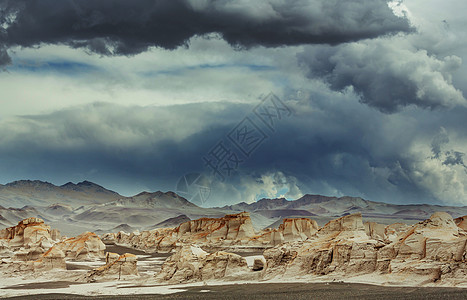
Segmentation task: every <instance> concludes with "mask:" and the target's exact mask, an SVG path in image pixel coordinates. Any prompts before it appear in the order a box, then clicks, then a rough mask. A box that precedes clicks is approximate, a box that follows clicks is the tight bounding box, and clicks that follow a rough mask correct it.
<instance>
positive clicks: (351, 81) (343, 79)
mask: <svg viewBox="0 0 467 300" xmlns="http://www.w3.org/2000/svg"><path fill="white" fill-rule="evenodd" d="M299 61H300V62H301V64H302V65H303V66H304V67H305V69H306V70H307V72H308V76H309V77H311V78H319V79H322V80H324V81H325V82H326V83H327V84H328V85H329V87H330V88H331V89H333V90H335V91H344V90H346V89H347V88H349V87H350V88H352V89H353V90H354V91H355V92H356V93H357V94H358V95H359V96H360V101H361V102H363V103H365V104H368V105H369V106H372V107H375V108H377V109H379V110H380V111H382V112H385V113H393V112H396V111H399V110H400V109H401V108H403V107H406V106H410V105H415V106H418V107H422V108H429V109H435V108H439V107H444V108H445V107H453V106H456V105H464V106H465V105H466V100H465V98H464V96H463V95H462V92H461V91H459V90H458V89H456V88H455V87H454V86H453V85H452V73H453V72H454V71H455V70H456V69H457V68H458V67H459V66H460V65H461V59H460V58H459V57H456V56H446V57H443V58H437V57H435V56H432V55H429V54H428V52H427V51H426V50H419V49H414V47H412V46H411V45H410V43H407V42H405V41H400V40H398V39H383V38H381V39H377V40H372V41H361V42H357V43H351V44H345V45H339V46H336V47H331V46H310V47H308V49H307V50H305V51H304V52H303V53H301V54H299Z"/></svg>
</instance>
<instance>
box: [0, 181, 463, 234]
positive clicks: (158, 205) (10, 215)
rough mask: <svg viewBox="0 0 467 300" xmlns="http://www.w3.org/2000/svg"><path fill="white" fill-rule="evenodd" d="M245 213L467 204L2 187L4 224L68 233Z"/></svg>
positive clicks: (421, 210)
mask: <svg viewBox="0 0 467 300" xmlns="http://www.w3.org/2000/svg"><path fill="white" fill-rule="evenodd" d="M242 211H247V212H250V215H251V219H252V221H253V224H254V226H255V229H256V230H260V229H263V228H265V227H276V226H277V225H278V224H280V223H281V221H282V219H284V218H287V217H309V218H312V219H314V220H316V221H317V222H318V224H320V225H324V223H326V222H328V221H329V220H331V219H334V218H336V217H340V216H344V215H349V214H352V213H356V212H360V213H362V215H363V217H364V218H365V220H368V221H377V222H379V223H383V224H390V223H394V222H403V223H415V222H417V221H420V220H424V219H427V218H429V216H430V215H431V214H433V213H434V212H436V211H445V212H448V213H449V214H451V215H452V216H453V217H459V216H464V215H467V206H463V207H455V206H439V205H430V204H409V205H396V204H388V203H382V202H375V201H370V200H365V199H362V198H360V197H348V196H345V197H339V198H338V197H327V196H322V195H304V196H303V197H301V198H299V199H296V200H287V199H284V198H277V199H261V200H258V201H257V202H254V203H245V202H240V203H237V204H234V205H228V206H224V207H214V208H204V207H199V206H197V205H195V204H193V203H191V202H189V201H188V200H187V199H185V198H183V197H181V196H179V195H177V194H176V193H174V192H170V191H168V192H161V191H157V192H153V193H150V192H141V193H139V194H137V195H135V196H132V197H125V196H122V195H120V194H118V193H116V192H114V191H111V190H108V189H106V188H104V187H102V186H100V185H98V184H95V183H92V182H89V181H83V182H80V183H77V184H74V183H71V182H69V183H67V184H64V185H62V186H56V185H54V184H51V183H48V182H42V181H38V180H35V181H30V180H21V181H15V182H12V183H8V184H6V185H0V226H3V227H8V226H13V225H14V224H16V223H17V222H18V221H20V220H22V219H25V218H27V217H40V218H43V219H44V220H46V221H47V223H49V224H51V225H52V226H53V227H55V228H58V229H60V230H61V231H62V233H64V234H66V235H76V234H79V233H81V232H83V231H87V230H93V231H96V232H115V230H125V229H126V230H130V229H131V230H133V229H140V230H141V229H150V228H157V227H166V226H169V225H170V226H171V227H172V226H176V225H177V222H183V221H186V220H189V219H197V218H201V217H221V216H224V215H225V214H231V213H238V212H242ZM123 225H124V226H123Z"/></svg>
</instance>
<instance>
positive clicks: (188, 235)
mask: <svg viewBox="0 0 467 300" xmlns="http://www.w3.org/2000/svg"><path fill="white" fill-rule="evenodd" d="M254 236H255V232H254V229H253V225H252V224H251V219H250V215H249V213H240V214H234V215H226V216H225V217H222V218H201V219H197V220H192V221H189V222H185V223H182V224H180V225H179V226H178V227H175V228H158V229H153V230H149V231H142V232H134V233H131V234H127V233H124V232H119V233H117V234H106V235H104V236H103V239H104V240H105V241H106V242H115V243H117V244H120V245H127V246H130V247H133V248H138V249H141V250H145V251H160V252H169V251H170V250H172V249H174V248H177V247H180V246H182V245H184V244H189V243H201V244H205V245H211V246H213V247H219V246H225V245H241V244H247V243H248V241H249V239H250V238H252V237H254Z"/></svg>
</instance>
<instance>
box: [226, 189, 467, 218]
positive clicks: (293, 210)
mask: <svg viewBox="0 0 467 300" xmlns="http://www.w3.org/2000/svg"><path fill="white" fill-rule="evenodd" d="M223 209H229V210H233V211H238V210H244V211H248V212H255V213H259V214H262V215H265V216H271V217H274V216H275V217H278V216H280V217H289V216H305V215H306V212H309V213H310V214H312V215H316V216H329V217H339V216H343V215H348V214H352V213H355V212H361V213H362V214H363V216H364V217H365V216H366V217H378V218H389V219H403V220H424V219H427V218H429V217H430V216H431V215H432V214H433V213H434V212H437V211H445V212H448V213H449V214H451V215H452V216H453V217H460V216H464V215H466V214H467V206H464V207H456V206H439V205H430V204H408V205H397V204H388V203H383V202H375V201H369V200H365V199H362V198H360V197H348V196H345V197H339V198H338V197H326V196H322V195H308V194H307V195H304V196H303V197H301V198H299V199H297V200H290V201H289V200H286V199H284V198H279V199H261V200H259V201H257V202H254V203H250V204H247V203H245V202H242V203H238V204H235V205H230V206H224V207H223Z"/></svg>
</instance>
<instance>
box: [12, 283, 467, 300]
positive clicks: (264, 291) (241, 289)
mask: <svg viewBox="0 0 467 300" xmlns="http://www.w3.org/2000/svg"><path fill="white" fill-rule="evenodd" d="M169 290H170V289H169ZM160 292H161V294H147V295H141V294H137V291H136V294H134V295H119V296H116V295H112V296H94V297H89V296H88V297H86V296H76V295H70V294H43V295H34V296H26V297H24V296H23V297H13V298H8V299H270V300H272V299H293V300H299V299H373V300H377V299H446V300H448V299H464V300H465V299H467V290H466V289H457V288H416V287H381V286H374V285H365V284H349V283H259V284H231V285H202V286H186V287H184V288H183V289H173V290H170V291H168V290H167V291H165V292H168V293H166V294H162V292H163V291H162V290H160ZM170 292H171V293H170ZM169 293H170V294H169Z"/></svg>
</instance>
